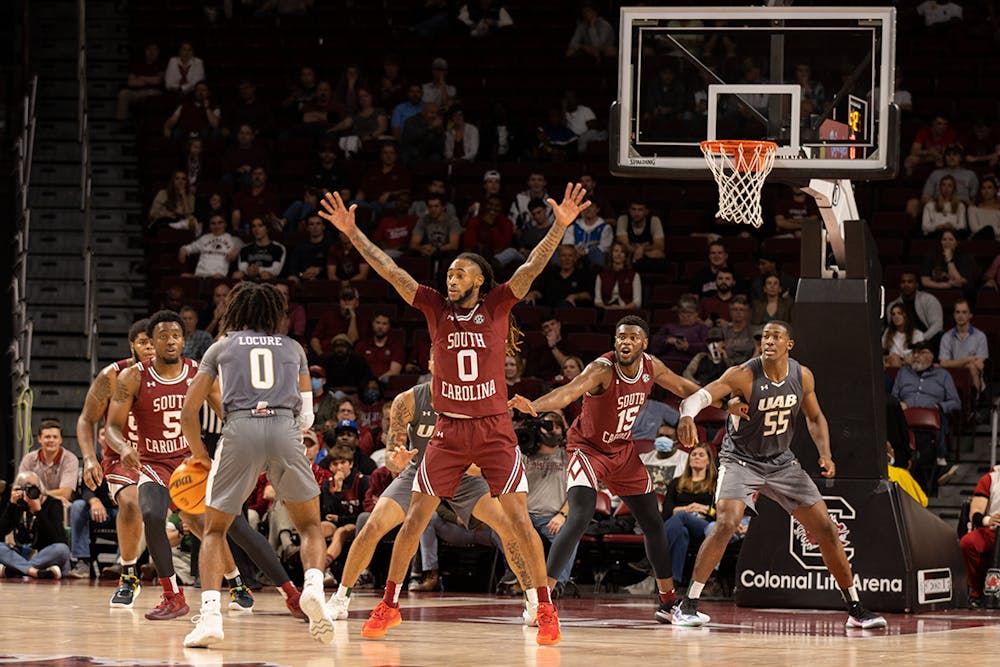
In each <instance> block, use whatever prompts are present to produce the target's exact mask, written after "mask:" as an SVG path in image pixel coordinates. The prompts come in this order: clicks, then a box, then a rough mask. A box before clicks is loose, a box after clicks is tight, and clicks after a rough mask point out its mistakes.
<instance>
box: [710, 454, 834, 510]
mask: <svg viewBox="0 0 1000 667" xmlns="http://www.w3.org/2000/svg"><path fill="white" fill-rule="evenodd" d="M758 491H760V492H761V493H763V494H764V495H765V496H767V497H768V498H770V499H772V500H773V501H774V502H776V503H778V504H779V505H781V507H782V508H783V509H784V510H785V511H786V512H788V513H789V514H791V513H792V512H794V511H795V510H797V509H799V508H800V507H810V506H812V505H815V504H816V503H818V502H819V501H821V500H823V497H822V496H821V495H820V493H819V489H817V488H816V483H815V482H813V481H812V478H811V477H809V475H807V474H806V472H805V471H804V470H803V469H802V467H801V466H800V465H799V462H798V459H796V458H795V454H793V453H792V452H791V450H789V451H786V452H784V453H783V454H780V455H779V456H777V457H776V458H774V459H773V460H763V461H762V460H753V461H751V460H746V459H738V458H736V457H733V456H725V455H723V456H722V457H721V458H720V463H719V481H718V483H717V485H716V487H715V499H716V501H719V500H739V501H741V502H743V503H745V504H746V506H747V508H748V509H749V510H750V512H751V513H752V514H753V515H754V516H756V515H757V507H756V504H755V503H754V499H755V497H756V493H757V492H758Z"/></svg>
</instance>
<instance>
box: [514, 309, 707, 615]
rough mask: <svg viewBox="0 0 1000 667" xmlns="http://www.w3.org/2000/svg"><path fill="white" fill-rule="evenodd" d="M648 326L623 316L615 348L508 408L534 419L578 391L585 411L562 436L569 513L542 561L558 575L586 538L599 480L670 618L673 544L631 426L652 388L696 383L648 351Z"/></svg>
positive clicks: (685, 390)
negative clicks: (622, 510) (621, 514)
mask: <svg viewBox="0 0 1000 667" xmlns="http://www.w3.org/2000/svg"><path fill="white" fill-rule="evenodd" d="M648 345H649V325H648V324H646V321H645V320H643V319H642V318H641V317H636V316H634V315H626V316H625V317H623V318H621V319H620V320H618V323H617V325H616V326H615V338H614V350H613V351H611V352H608V353H606V354H603V355H601V356H599V357H598V358H597V359H595V360H594V361H592V362H590V363H589V364H587V367H586V368H584V369H583V372H582V373H580V374H579V375H578V376H576V377H575V378H573V380H572V381H571V382H569V383H568V384H566V385H563V386H562V387H559V388H558V389H554V390H553V391H551V392H549V393H548V394H546V395H544V396H542V397H540V398H538V399H536V400H534V401H530V400H528V399H527V398H525V397H524V396H521V395H520V394H516V395H515V396H514V397H513V398H512V399H510V401H509V402H508V405H509V406H510V407H512V408H516V409H517V410H520V411H521V412H525V413H528V414H530V415H533V416H537V415H538V414H539V413H541V412H548V411H550V410H560V409H562V408H565V407H566V406H567V405H569V404H570V403H572V402H573V401H575V400H576V399H578V398H580V397H581V396H583V408H582V409H581V411H580V415H579V416H578V417H577V418H576V419H575V420H574V421H573V424H572V425H571V426H570V428H569V431H568V432H567V433H566V450H567V452H569V453H570V458H569V462H568V463H567V471H568V473H569V474H568V475H567V487H568V489H567V494H566V495H567V500H568V501H569V512H568V517H567V519H566V523H565V524H564V525H563V527H562V530H560V531H559V535H558V536H556V539H555V542H553V543H552V547H551V548H550V549H549V558H548V562H547V567H548V571H549V573H550V576H549V583H550V585H551V584H554V583H555V579H553V578H552V576H551V573H552V572H560V571H562V569H563V568H565V567H566V563H567V561H568V560H569V558H570V557H571V556H572V554H573V550H574V549H575V548H576V546H577V544H579V542H580V538H581V537H583V534H584V531H586V529H587V525H588V524H589V523H590V520H591V518H592V517H593V516H594V510H595V509H596V507H597V494H598V490H597V488H598V484H599V483H600V482H603V483H604V485H605V486H607V488H608V490H609V491H611V493H613V494H615V495H617V496H620V497H621V499H622V502H624V503H625V504H626V505H627V506H628V508H629V509H630V510H631V511H632V514H633V515H634V516H635V519H636V522H637V523H638V524H639V527H640V528H641V529H642V533H643V543H644V545H645V547H646V557H647V558H649V562H650V563H651V564H652V566H653V571H654V572H655V573H656V584H657V588H658V591H659V608H658V609H657V610H656V613H655V618H656V620H658V621H660V622H661V623H669V622H670V615H671V613H672V610H673V606H674V603H675V602H676V601H677V595H676V593H675V592H674V580H673V576H672V574H671V565H670V547H669V544H668V542H667V533H666V530H665V529H664V524H663V519H662V518H661V517H660V510H659V506H658V504H657V500H656V494H655V493H653V483H652V480H650V478H649V473H648V472H647V471H646V466H645V465H643V463H642V461H641V460H640V459H639V453H638V452H637V451H636V449H635V444H634V443H633V442H632V426H633V424H635V419H636V417H637V416H638V414H639V411H640V410H641V409H642V406H643V405H645V404H646V400H647V399H648V398H649V393H650V391H652V389H653V385H654V384H656V385H659V386H661V387H663V388H664V389H666V390H668V391H670V392H673V393H674V394H676V395H677V396H681V397H684V396H690V395H691V394H693V393H694V392H696V391H698V385H696V384H695V383H694V382H691V381H690V380H687V379H685V378H683V377H681V376H679V375H677V374H676V373H674V372H673V371H671V370H670V369H669V368H667V366H666V365H665V364H664V363H663V362H662V361H660V360H659V359H657V358H656V357H653V356H651V355H649V354H646V348H647V346H648Z"/></svg>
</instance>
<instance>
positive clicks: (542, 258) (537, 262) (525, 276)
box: [508, 223, 566, 299]
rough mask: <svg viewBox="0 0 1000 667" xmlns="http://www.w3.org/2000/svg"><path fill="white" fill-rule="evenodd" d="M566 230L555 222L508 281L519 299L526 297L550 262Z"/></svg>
mask: <svg viewBox="0 0 1000 667" xmlns="http://www.w3.org/2000/svg"><path fill="white" fill-rule="evenodd" d="M565 232H566V230H565V229H561V228H560V227H559V225H556V224H555V223H553V225H552V228H551V229H549V233H548V234H546V235H545V238H543V239H542V241H541V243H539V244H538V245H536V246H535V249H534V250H532V251H531V254H530V255H528V261H526V262H525V263H524V264H522V265H521V266H519V267H518V268H517V271H515V272H514V275H513V276H511V279H510V282H509V283H508V284H509V285H510V289H511V291H512V292H514V296H516V297H517V298H519V299H523V298H524V297H525V295H526V294H527V293H528V290H530V289H531V283H533V282H535V278H537V277H538V276H539V275H541V273H542V271H543V270H544V269H545V265H546V264H548V263H549V259H550V258H551V257H552V253H554V252H555V251H556V248H558V247H559V243H560V242H561V241H562V237H563V234H564V233H565Z"/></svg>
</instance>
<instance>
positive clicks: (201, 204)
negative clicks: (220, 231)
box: [194, 140, 230, 236]
mask: <svg viewBox="0 0 1000 667" xmlns="http://www.w3.org/2000/svg"><path fill="white" fill-rule="evenodd" d="M199 141H200V140H199ZM229 214H230V212H229V206H227V205H226V198H225V196H224V195H223V194H222V193H221V192H218V191H216V192H213V193H211V194H210V195H208V197H207V198H201V197H199V198H198V199H195V205H194V215H195V217H196V218H198V226H197V229H198V231H196V232H195V235H196V236H198V235H200V234H201V223H202V222H207V221H208V220H209V219H210V218H211V217H212V216H215V215H217V216H219V217H221V218H222V219H223V220H225V221H226V228H227V229H228V228H229Z"/></svg>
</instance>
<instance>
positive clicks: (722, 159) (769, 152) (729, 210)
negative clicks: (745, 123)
mask: <svg viewBox="0 0 1000 667" xmlns="http://www.w3.org/2000/svg"><path fill="white" fill-rule="evenodd" d="M777 150H778V145H777V144H775V143H774V142H771V141H715V140H712V141H703V142H701V151H702V153H704V154H705V161H706V162H708V167H709V169H711V170H712V175H713V176H714V177H715V182H716V183H718V184H719V211H718V212H717V213H716V214H715V215H716V217H719V218H722V219H723V220H729V221H730V222H735V223H738V224H743V225H753V226H754V227H760V226H761V224H762V223H763V220H762V219H761V214H760V192H761V188H763V187H764V181H765V180H766V179H767V175H768V174H770V173H771V168H772V167H773V166H774V155H775V153H776V152H777Z"/></svg>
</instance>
